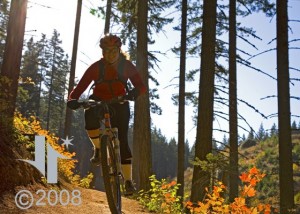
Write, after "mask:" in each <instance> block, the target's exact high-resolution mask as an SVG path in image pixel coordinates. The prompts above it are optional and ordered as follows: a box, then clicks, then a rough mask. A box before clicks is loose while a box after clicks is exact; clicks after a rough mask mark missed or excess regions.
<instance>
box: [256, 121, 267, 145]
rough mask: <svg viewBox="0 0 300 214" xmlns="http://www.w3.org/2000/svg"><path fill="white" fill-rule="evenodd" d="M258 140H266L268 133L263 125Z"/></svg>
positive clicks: (260, 127)
mask: <svg viewBox="0 0 300 214" xmlns="http://www.w3.org/2000/svg"><path fill="white" fill-rule="evenodd" d="M256 139H257V140H259V141H262V140H265V139H266V132H265V129H264V126H263V124H262V123H261V124H260V126H259V129H258V132H257V137H256Z"/></svg>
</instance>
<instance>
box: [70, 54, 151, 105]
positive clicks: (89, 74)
mask: <svg viewBox="0 0 300 214" xmlns="http://www.w3.org/2000/svg"><path fill="white" fill-rule="evenodd" d="M101 60H102V61H101ZM101 60H99V61H97V62H95V63H93V64H92V65H91V66H90V67H89V68H88V69H87V70H86V71H85V73H84V75H83V76H82V78H81V80H80V81H79V83H78V85H77V86H76V87H75V88H74V89H73V91H72V92H71V94H70V96H69V99H79V97H80V96H81V94H82V93H83V92H84V91H85V90H86V89H87V87H88V86H89V85H90V84H91V83H92V82H93V81H94V82H97V80H99V74H100V72H99V70H100V61H101V63H104V76H103V77H102V79H103V81H102V82H100V83H98V84H95V87H94V89H93V95H95V96H97V97H98V98H100V99H101V100H110V99H112V98H113V97H115V96H122V95H125V94H126V87H125V85H124V83H123V82H122V81H125V83H126V82H127V81H128V79H129V80H130V81H131V83H132V84H133V86H134V87H135V88H137V89H138V90H139V92H140V94H143V93H145V92H146V86H145V85H144V83H143V81H142V79H141V76H140V74H139V72H138V71H137V69H136V67H135V66H134V65H133V64H132V63H131V62H130V61H129V60H125V62H124V67H123V69H122V70H123V71H122V76H123V80H122V81H121V80H118V69H117V68H118V64H119V62H118V63H116V64H115V65H110V64H108V63H106V62H105V60H104V59H101Z"/></svg>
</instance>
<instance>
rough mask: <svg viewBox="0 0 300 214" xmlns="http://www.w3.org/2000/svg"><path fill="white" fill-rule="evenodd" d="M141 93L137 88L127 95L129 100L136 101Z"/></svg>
mask: <svg viewBox="0 0 300 214" xmlns="http://www.w3.org/2000/svg"><path fill="white" fill-rule="evenodd" d="M139 94H140V92H139V90H138V89H137V88H134V89H132V90H130V91H129V92H128V94H127V99H128V100H136V98H137V97H138V96H139Z"/></svg>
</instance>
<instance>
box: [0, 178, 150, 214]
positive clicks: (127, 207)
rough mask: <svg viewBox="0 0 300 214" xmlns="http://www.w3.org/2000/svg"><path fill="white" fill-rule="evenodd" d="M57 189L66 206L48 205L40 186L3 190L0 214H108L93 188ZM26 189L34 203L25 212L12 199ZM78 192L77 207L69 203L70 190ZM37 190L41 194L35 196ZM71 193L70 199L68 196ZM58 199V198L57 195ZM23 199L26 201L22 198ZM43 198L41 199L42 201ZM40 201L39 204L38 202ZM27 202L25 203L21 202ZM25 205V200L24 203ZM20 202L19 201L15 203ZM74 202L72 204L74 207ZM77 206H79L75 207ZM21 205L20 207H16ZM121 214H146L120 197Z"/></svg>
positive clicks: (102, 195)
mask: <svg viewBox="0 0 300 214" xmlns="http://www.w3.org/2000/svg"><path fill="white" fill-rule="evenodd" d="M59 189H60V190H64V194H61V195H62V196H61V197H62V198H60V199H59V201H62V202H63V203H66V202H68V201H69V203H68V204H67V205H61V204H60V202H59V201H58V202H57V203H56V204H55V205H53V206H51V205H50V204H49V202H48V200H49V199H48V194H49V191H51V190H50V189H48V188H45V186H43V185H41V184H35V185H28V186H18V187H16V188H15V189H14V190H13V191H6V192H4V193H1V194H0V213H1V214H8V213H9V214H10V213H11V214H19V213H29V214H36V213H38V214H72V213H86V214H96V213H97V214H100V213H102V214H110V213H111V212H110V210H109V207H108V204H107V200H106V195H105V192H101V191H98V190H92V189H84V188H80V187H73V186H72V185H70V184H68V183H64V184H63V185H61V186H60V188H59ZM22 190H28V191H30V193H31V194H32V195H33V198H34V200H33V201H34V203H33V205H32V206H31V207H30V208H28V209H21V208H19V207H18V206H17V205H16V201H15V196H16V194H17V193H18V192H19V191H22ZM41 190H44V191H45V192H46V195H45V198H43V197H42V196H43V193H42V191H41ZM74 190H78V191H79V192H80V200H81V203H80V204H79V201H78V198H76V199H75V198H74V201H73V202H72V197H74V196H72V191H74ZM37 191H40V192H39V193H38V194H37ZM54 191H55V192H61V191H59V190H57V189H53V190H52V192H51V194H49V195H50V203H55V198H56V197H57V196H55V193H54ZM66 191H67V192H69V193H70V198H68V197H67V196H68V194H66ZM77 193H78V192H77ZM58 197H60V195H58ZM24 199H25V198H24ZM42 199H43V200H42ZM39 200H40V201H39ZM23 202H24V203H26V200H23ZM27 202H28V200H27ZM18 203H19V202H18ZM73 203H74V204H73ZM78 204H79V205H78ZM19 206H20V205H19ZM122 213H124V214H130V213H133V214H145V213H149V212H148V211H147V210H145V209H144V208H143V207H142V206H141V205H140V204H139V203H138V201H136V200H133V199H129V198H125V197H122Z"/></svg>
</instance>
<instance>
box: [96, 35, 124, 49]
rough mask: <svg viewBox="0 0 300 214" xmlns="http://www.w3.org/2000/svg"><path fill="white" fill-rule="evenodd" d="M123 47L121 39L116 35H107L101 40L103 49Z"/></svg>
mask: <svg viewBox="0 0 300 214" xmlns="http://www.w3.org/2000/svg"><path fill="white" fill-rule="evenodd" d="M121 45H122V42H121V39H120V38H119V37H117V36H116V35H112V34H109V35H106V36H104V37H103V38H102V39H101V40H100V45H99V46H100V47H101V48H102V49H103V48H105V47H109V46H116V47H118V48H120V47H121Z"/></svg>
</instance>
